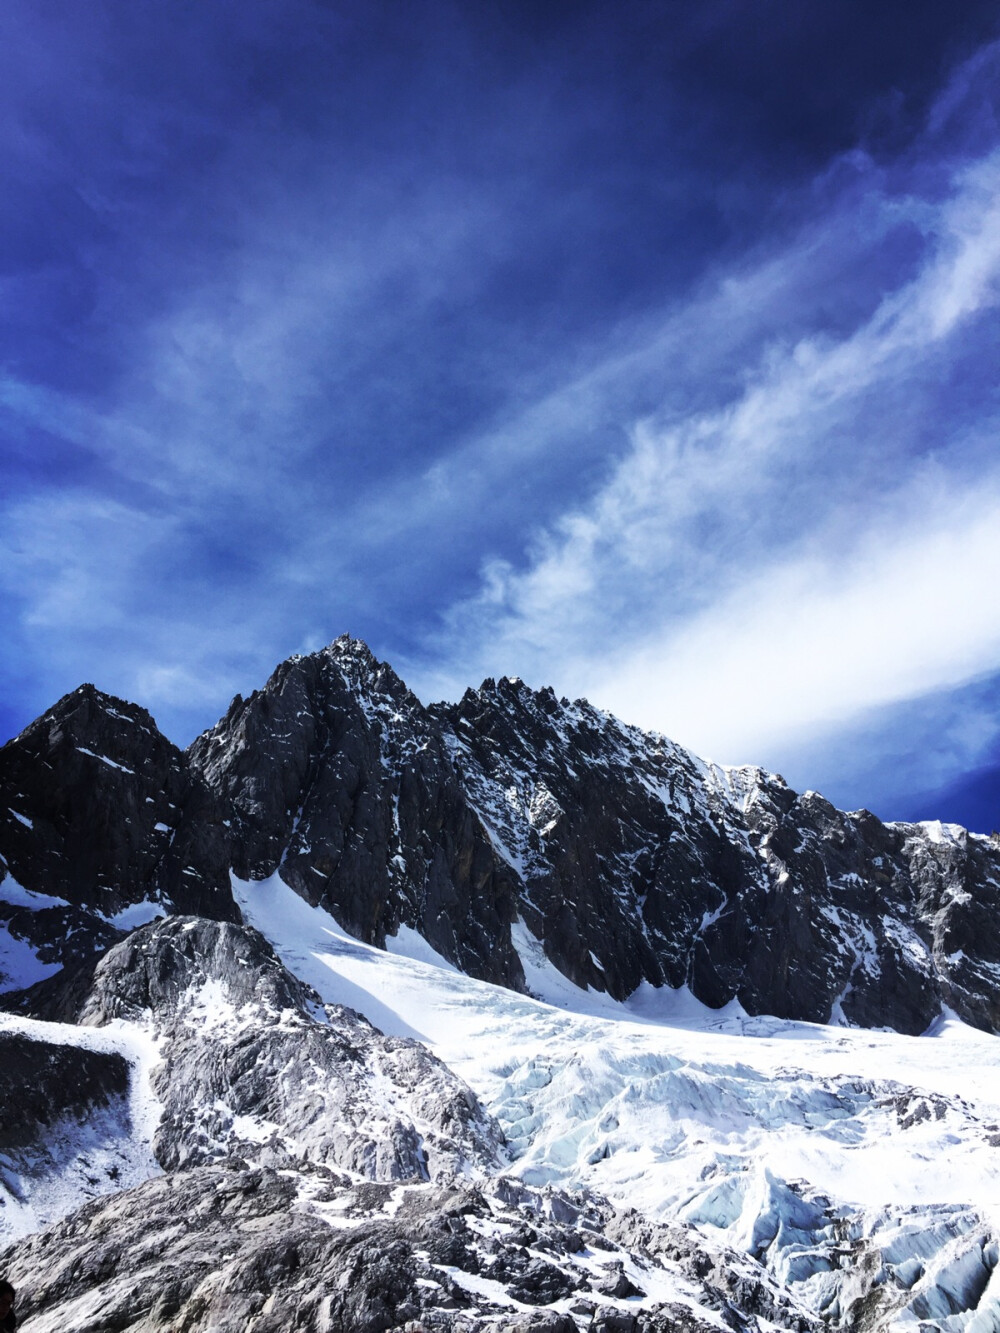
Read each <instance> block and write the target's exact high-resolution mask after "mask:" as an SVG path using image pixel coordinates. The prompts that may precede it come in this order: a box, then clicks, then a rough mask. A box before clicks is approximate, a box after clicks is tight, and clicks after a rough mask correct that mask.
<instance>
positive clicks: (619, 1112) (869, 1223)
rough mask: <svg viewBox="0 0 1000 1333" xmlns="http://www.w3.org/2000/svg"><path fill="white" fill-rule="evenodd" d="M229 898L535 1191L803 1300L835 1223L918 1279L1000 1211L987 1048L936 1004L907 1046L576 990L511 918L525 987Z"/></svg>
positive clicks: (993, 1088) (277, 901) (991, 1055)
mask: <svg viewBox="0 0 1000 1333" xmlns="http://www.w3.org/2000/svg"><path fill="white" fill-rule="evenodd" d="M234 890H235V892H236V894H237V896H238V898H239V901H240V904H241V906H242V908H243V910H244V913H245V915H246V917H247V919H248V920H249V921H250V922H252V924H254V925H256V926H257V927H258V929H260V930H261V931H262V932H263V933H264V934H266V935H267V936H268V938H269V939H270V940H271V941H272V942H273V943H274V945H275V947H276V948H277V950H278V952H279V954H280V956H281V958H282V960H283V961H284V962H285V964H286V966H288V967H289V968H290V969H291V970H292V971H294V972H296V973H297V974H298V975H299V976H300V977H302V978H303V980H305V981H307V982H308V983H309V984H311V985H312V986H314V987H315V988H316V990H318V991H319V993H320V994H321V996H322V997H323V998H324V999H325V1000H326V1001H328V1002H337V1003H342V1004H347V1005H350V1006H352V1007H353V1008H355V1009H358V1010H360V1011H361V1012H363V1013H365V1014H366V1015H367V1016H368V1017H369V1018H370V1019H371V1020H372V1021H373V1022H374V1023H376V1024H377V1025H378V1026H379V1027H381V1028H382V1029H383V1030H385V1031H387V1032H389V1033H393V1034H396V1035H401V1036H411V1037H414V1036H415V1037H418V1038H419V1039H420V1040H421V1041H424V1042H426V1043H427V1044H428V1045H429V1046H430V1047H431V1048H432V1049H433V1050H434V1051H435V1052H436V1054H438V1055H439V1056H440V1057H441V1058H442V1059H443V1060H444V1061H445V1062H446V1063H447V1064H449V1065H450V1066H451V1067H452V1068H453V1069H454V1070H455V1071H456V1072H458V1073H459V1074H461V1075H462V1077H464V1078H465V1079H466V1080H467V1081H468V1082H469V1084H470V1085H471V1086H472V1087H473V1088H474V1089H475V1091H476V1092H477V1093H478V1094H479V1095H480V1097H481V1098H482V1099H483V1101H484V1103H485V1104H486V1106H487V1108H488V1109H489V1110H490V1111H491V1112H492V1113H493V1114H494V1115H495V1116H496V1117H497V1118H498V1120H499V1121H500V1123H501V1125H502V1126H503V1129H504V1131H505V1133H506V1135H507V1137H508V1140H509V1141H510V1143H511V1146H512V1149H513V1152H514V1154H515V1159H516V1160H515V1162H514V1166H513V1171H514V1173H515V1174H518V1175H520V1176H521V1177H522V1178H523V1179H524V1180H525V1181H526V1182H527V1183H529V1184H534V1185H545V1184H559V1185H562V1186H568V1187H579V1186H590V1187H592V1188H594V1189H597V1190H599V1191H601V1192H602V1193H604V1194H606V1195H608V1196H609V1197H610V1198H612V1199H613V1200H617V1201H618V1202H619V1203H620V1204H622V1205H628V1206H632V1207H638V1208H640V1209H642V1210H643V1211H645V1212H647V1213H648V1214H650V1215H651V1216H654V1217H656V1216H660V1217H664V1218H666V1217H673V1216H679V1217H680V1218H682V1219H683V1220H686V1221H688V1222H691V1223H694V1224H696V1225H698V1226H700V1227H702V1228H703V1229H705V1231H706V1233H707V1234H709V1235H712V1236H714V1237H715V1238H716V1239H717V1240H718V1241H720V1242H725V1243H727V1244H731V1245H735V1246H738V1247H740V1248H742V1249H744V1250H746V1251H748V1252H750V1253H753V1254H755V1255H757V1256H758V1257H760V1258H762V1259H763V1260H764V1261H765V1262H767V1264H768V1266H769V1267H771V1268H772V1269H773V1271H774V1272H775V1274H776V1275H777V1276H779V1277H780V1278H781V1279H782V1280H783V1281H786V1282H790V1283H794V1284H795V1285H796V1287H797V1290H798V1294H799V1295H800V1297H802V1298H803V1299H805V1300H806V1301H807V1302H808V1303H810V1304H812V1305H813V1306H815V1307H816V1308H825V1307H827V1306H828V1305H829V1302H830V1301H831V1300H832V1299H833V1294H832V1293H833V1290H834V1287H835V1286H836V1283H837V1282H842V1281H843V1275H842V1274H831V1273H830V1272H829V1271H827V1270H828V1269H829V1268H830V1263H829V1259H828V1257H827V1255H826V1251H827V1249H828V1248H829V1247H830V1246H832V1245H833V1244H834V1235H833V1229H832V1228H831V1224H830V1219H831V1216H833V1215H836V1214H838V1213H839V1215H842V1216H846V1215H847V1213H848V1212H849V1213H850V1215H851V1216H852V1217H853V1218H854V1219H858V1218H860V1219H861V1223H860V1225H861V1227H862V1229H863V1230H864V1231H865V1233H866V1234H868V1235H869V1236H873V1237H874V1238H875V1243H876V1244H878V1245H879V1246H881V1247H882V1248H883V1251H884V1252H885V1253H886V1254H888V1255H890V1256H895V1257H894V1258H892V1259H891V1262H893V1263H898V1264H899V1265H900V1266H901V1270H900V1271H902V1272H904V1273H905V1272H906V1271H907V1270H906V1268H905V1265H906V1264H910V1265H911V1268H912V1281H916V1279H917V1277H918V1276H920V1275H923V1274H925V1273H926V1274H927V1275H928V1277H927V1281H930V1276H931V1275H932V1269H933V1266H934V1263H935V1262H936V1260H935V1259H934V1255H935V1254H936V1252H937V1250H942V1253H943V1250H944V1249H947V1246H948V1244H951V1243H952V1241H953V1240H954V1241H955V1243H956V1244H958V1240H956V1238H961V1237H962V1236H964V1235H965V1234H966V1233H969V1239H970V1242H971V1240H972V1235H971V1232H972V1229H973V1228H974V1227H975V1226H976V1225H977V1224H978V1225H980V1226H981V1225H982V1223H983V1222H985V1223H987V1224H992V1225H993V1226H994V1227H995V1226H996V1225H997V1224H998V1223H1000V1152H998V1150H997V1147H996V1146H995V1145H996V1144H998V1143H1000V1137H998V1132H1000V1039H997V1038H995V1037H991V1036H988V1035H986V1034H984V1033H981V1032H978V1031H976V1030H974V1029H971V1028H969V1027H967V1026H965V1025H964V1024H962V1023H960V1022H958V1021H956V1020H955V1019H953V1018H951V1017H948V1016H945V1017H943V1018H942V1019H941V1020H940V1021H939V1022H938V1023H937V1024H936V1025H935V1027H934V1029H933V1031H932V1032H930V1033H928V1034H927V1035H925V1036H924V1037H905V1036H900V1035H898V1034H896V1033H892V1032H872V1031H868V1030H859V1029H847V1028H842V1027H840V1028H838V1027H823V1026H818V1025H814V1024H807V1023H794V1022H786V1021H781V1020H778V1019H774V1018H768V1017H750V1016H748V1015H747V1014H745V1013H744V1012H743V1011H742V1010H741V1008H740V1007H739V1006H738V1005H737V1004H735V1003H734V1004H731V1005H729V1006H727V1008H725V1009H723V1010H719V1011H715V1010H711V1009H708V1008H706V1007H705V1006H704V1005H702V1004H700V1003H699V1002H698V1001H696V1000H695V999H694V998H693V997H692V996H691V995H690V994H689V993H688V992H687V991H686V990H679V991H670V990H660V991H657V990H655V989H654V988H652V987H650V986H645V987H643V988H642V989H641V990H640V991H639V992H637V993H636V994H635V995H634V996H633V997H632V998H631V999H630V1000H629V1001H628V1002H627V1003H625V1004H618V1003H616V1002H614V1001H612V1000H610V999H609V998H608V997H607V996H606V995H603V994H599V993H596V992H593V991H581V990H580V989H579V988H577V987H576V986H574V985H573V984H572V983H570V982H569V981H568V980H567V979H566V978H564V977H563V976H562V975H561V974H560V973H559V972H558V971H557V970H556V969H555V968H554V967H553V966H552V965H551V964H550V963H549V962H548V961H547V960H546V959H545V957H544V954H543V952H542V950H541V947H540V946H539V945H538V943H537V942H536V941H535V940H534V939H533V938H532V937H531V935H530V934H529V932H528V931H527V929H526V928H525V927H524V926H523V925H518V926H516V927H515V929H514V940H515V945H516V947H517V948H518V951H519V953H520V955H521V958H522V961H523V963H524V967H525V974H526V977H527V980H528V985H529V987H530V988H531V990H532V991H533V992H534V994H535V995H536V996H538V997H539V998H537V999H533V998H530V997H528V996H525V995H518V994H515V993H513V992H511V991H508V990H505V989H503V988H500V987H497V986H492V985H489V984H487V983H484V982H480V981H476V980H474V979H472V978H470V977H467V976H464V975H462V974H460V973H458V972H456V971H455V970H454V969H453V968H452V967H450V966H449V965H448V964H447V963H445V961H444V960H443V959H441V958H440V957H437V958H435V955H434V953H433V951H432V950H431V949H430V947H429V946H428V945H427V944H426V943H425V942H424V941H422V940H420V939H419V937H418V936H415V935H414V933H413V932H406V933H405V934H403V935H401V937H400V938H398V939H396V940H390V941H389V949H388V951H387V952H383V951H381V950H378V949H375V948H372V947H370V946H367V945H364V944H361V943H359V942H358V941H357V940H355V939H352V938H351V937H350V936H348V935H347V934H346V933H345V932H344V931H343V930H342V929H341V927H340V926H338V925H337V923H336V922H335V921H334V919H333V918H332V917H331V916H329V915H328V914H327V913H325V912H324V911H322V910H321V909H315V908H312V907H310V906H308V905H307V904H306V903H305V902H304V901H303V900H302V899H301V898H299V897H298V896H297V895H296V894H295V893H294V892H293V891H292V890H291V889H289V888H288V887H287V886H286V885H285V884H284V883H283V882H282V881H281V880H280V878H279V877H278V876H273V877H272V878H271V879H269V880H267V881H262V882H256V883H245V882H242V881H239V880H235V879H234ZM418 941H419V943H418ZM929 1236H930V1237H931V1239H928V1237H929ZM959 1250H961V1245H960V1244H959ZM961 1252H962V1253H965V1251H961ZM977 1252H978V1251H977ZM942 1262H943V1259H942ZM913 1265H916V1267H913ZM949 1280H950V1279H949ZM908 1285H909V1283H908ZM933 1289H934V1290H937V1288H933ZM942 1299H943V1298H942ZM981 1312H982V1311H981ZM902 1326H903V1325H901V1327H902ZM961 1327H963V1328H964V1327H965V1325H964V1323H963V1324H962V1325H961Z"/></svg>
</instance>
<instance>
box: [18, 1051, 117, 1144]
mask: <svg viewBox="0 0 1000 1333" xmlns="http://www.w3.org/2000/svg"><path fill="white" fill-rule="evenodd" d="M128 1089H129V1070H128V1062H127V1061H126V1060H125V1059H124V1057H123V1056H121V1055H117V1054H113V1053H108V1054H105V1053H103V1052H99V1051H87V1050H82V1049H80V1048H79V1047H77V1046H56V1045H53V1044H52V1043H51V1042H47V1041H36V1040H34V1039H33V1038H31V1037H27V1036H24V1035H23V1034H21V1033H18V1032H0V1106H2V1107H3V1108H4V1114H3V1118H2V1120H0V1155H2V1157H3V1158H5V1159H8V1161H9V1160H10V1159H11V1158H12V1157H14V1156H15V1155H20V1154H23V1153H24V1152H25V1150H26V1149H29V1148H32V1147H37V1145H39V1144H44V1143H45V1140H46V1139H47V1138H48V1136H49V1134H50V1132H51V1130H52V1128H53V1126H55V1125H56V1124H57V1123H58V1122H59V1121H60V1120H64V1119H67V1118H69V1119H73V1120H76V1121H78V1122H81V1123H82V1122H83V1121H84V1120H86V1119H87V1117H88V1116H91V1115H93V1114H94V1112H95V1111H99V1110H106V1109H108V1108H109V1107H111V1106H112V1105H113V1104H114V1103H116V1102H118V1103H120V1102H123V1101H124V1099H125V1098H126V1097H127V1096H128Z"/></svg>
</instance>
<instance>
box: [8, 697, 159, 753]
mask: <svg viewBox="0 0 1000 1333" xmlns="http://www.w3.org/2000/svg"><path fill="white" fill-rule="evenodd" d="M95 714H97V715H98V716H99V717H100V716H103V717H105V718H110V719H113V720H114V721H115V722H127V723H129V724H131V725H133V726H138V727H140V728H141V729H143V730H146V731H149V732H150V733H152V734H154V735H155V734H159V728H158V727H157V725H156V719H155V718H154V717H153V715H152V714H151V713H150V712H148V711H147V709H145V708H143V707H142V705H141V704H135V703H132V702H131V700H129V699H122V698H120V697H119V696H118V695H116V694H108V693H107V692H106V691H105V690H101V689H99V688H98V687H97V686H96V685H94V684H93V683H92V682H91V681H85V682H84V683H83V684H82V685H78V686H77V687H76V689H75V690H70V691H69V693H68V694H64V695H63V696H62V698H61V699H57V700H56V702H55V703H54V704H53V705H52V706H51V708H47V709H46V710H45V712H44V713H42V714H41V715H40V716H39V717H37V718H35V720H34V721H33V722H29V723H28V725H27V726H26V727H25V728H24V729H23V730H22V731H20V732H19V733H18V734H17V735H16V736H14V737H13V738H12V739H11V740H9V741H8V742H7V744H8V745H16V744H17V743H18V742H19V741H23V740H29V739H30V738H31V737H33V736H36V735H37V734H38V733H39V731H42V730H45V729H47V728H50V727H51V726H52V724H53V723H65V722H69V721H70V720H71V719H75V718H79V717H81V715H86V717H87V722H86V725H87V727H88V729H89V728H90V727H93V726H94V725H95V721H96V718H95V716H94V715H95ZM164 739H166V738H164Z"/></svg>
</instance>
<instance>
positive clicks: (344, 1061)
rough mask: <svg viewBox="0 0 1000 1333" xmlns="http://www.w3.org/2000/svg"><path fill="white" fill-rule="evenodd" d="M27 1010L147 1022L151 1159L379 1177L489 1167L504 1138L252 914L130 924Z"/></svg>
mask: <svg viewBox="0 0 1000 1333" xmlns="http://www.w3.org/2000/svg"><path fill="white" fill-rule="evenodd" d="M34 998H35V1006H34V1011H33V1012H34V1013H35V1015H36V1016H38V1017H42V1018H51V1017H53V1016H54V1014H56V1013H57V1014H58V1015H59V1017H60V1018H62V1019H63V1020H64V1021H67V1020H68V1021H71V1022H78V1023H83V1024H96V1025H103V1024H105V1023H108V1022H110V1021H111V1020H113V1019H125V1020H128V1021H131V1022H134V1023H139V1024H142V1025H145V1026H147V1027H149V1028H150V1029H151V1030H152V1031H153V1032H154V1033H155V1035H156V1036H157V1037H158V1039H159V1040H160V1053H161V1056H162V1062H161V1063H160V1064H159V1065H158V1066H157V1067H156V1068H155V1069H154V1071H153V1074H152V1087H153V1091H154V1093H155V1094H156V1096H157V1097H158V1098H159V1100H160V1101H161V1102H162V1105H163V1115H162V1119H161V1121H160V1126H159V1129H158V1130H157V1133H156V1137H155V1140H154V1145H153V1146H154V1150H155V1153H156V1157H157V1160H158V1161H159V1162H160V1163H161V1165H162V1166H164V1167H165V1168H168V1169H173V1168H176V1167H179V1166H191V1165H195V1164H202V1163H206V1162H212V1161H216V1160H219V1159H221V1158H224V1157H228V1156H230V1155H232V1154H237V1155H239V1156H240V1157H241V1158H242V1159H244V1160H248V1161H257V1162H261V1161H265V1162H271V1163H281V1164H288V1163H292V1162H295V1161H298V1160H303V1159H307V1160H309V1161H312V1162H322V1163H326V1164H329V1165H331V1166H337V1167H339V1168H341V1169H345V1170H348V1171H351V1172H356V1173H358V1174H359V1175H362V1176H365V1177H368V1178H370V1179H374V1180H406V1179H411V1178H415V1179H428V1178H430V1177H435V1178H436V1177H441V1176H445V1175H449V1174H454V1173H456V1172H457V1173H461V1172H463V1171H467V1170H474V1169H482V1168H485V1167H495V1166H496V1165H497V1164H498V1162H499V1161H500V1158H501V1154H502V1143H503V1136H502V1134H501V1132H500V1130H499V1128H498V1127H497V1125H496V1123H495V1122H494V1121H493V1120H492V1119H491V1118H490V1117H489V1116H487V1115H486V1113H485V1112H484V1111H483V1109H482V1107H481V1106H480V1105H479V1103H478V1102H477V1100H476V1099H475V1097H474V1096H473V1094H472V1092H471V1091H470V1090H469V1089H468V1087H467V1086H466V1085H465V1084H464V1083H463V1082H462V1081H461V1080H460V1079H458V1078H457V1077H456V1076H455V1075H454V1074H452V1073H451V1071H450V1070H449V1069H448V1068H447V1067H446V1066H445V1065H443V1064H442V1063H441V1062H440V1061H439V1060H437V1059H436V1058H435V1057H434V1056H432V1055H431V1054H430V1053H429V1052H428V1051H427V1050H426V1049H425V1048H424V1047H423V1046H421V1045H420V1044H419V1043H417V1042H413V1041H406V1040H403V1039H400V1038H390V1037H385V1036H383V1035H382V1033H380V1032H378V1031H377V1029H375V1028H373V1027H372V1025H371V1024H370V1023H369V1022H368V1021H367V1019H365V1018H362V1017H361V1016H360V1015H359V1014H356V1013H354V1011H353V1010H350V1009H345V1008H342V1007H339V1006H329V1007H327V1008H326V1009H324V1008H323V1007H322V1006H321V1005H320V1002H319V999H318V997H317V996H316V995H315V994H314V993H313V992H312V991H310V990H309V989H308V987H306V986H304V985H303V984H302V983H301V982H300V981H298V980H296V978H295V977H293V976H292V975H291V974H290V973H289V972H287V971H286V970H285V969H284V968H283V967H282V966H281V964H280V963H279V962H278V960H277V958H276V957H275V954H274V951H273V950H272V948H271V946H270V945H269V944H268V943H267V941H266V940H265V939H264V938H263V936H261V935H259V934H258V933H257V931H255V930H253V929H252V928H250V927H248V926H242V925H239V926H237V925H233V924H231V923H229V922H218V921H207V920H204V919H203V918H197V917H171V918H168V919H166V920H163V921H158V922H156V923H154V924H152V925H150V926H146V927H143V928H141V929H139V930H136V931H134V932H133V934H132V935H130V936H129V937H128V938H127V939H126V940H124V941H123V942H122V943H120V944H118V945H116V946H115V947H114V948H113V949H111V950H110V951H109V952H108V953H107V954H106V955H105V957H104V958H102V959H101V961H100V963H99V964H98V966H97V968H96V969H95V971H94V973H93V976H92V978H91V980H90V982H89V985H87V986H86V987H82V988H81V987H76V988H75V989H74V991H73V994H72V995H71V996H70V997H67V995H66V993H65V988H64V987H63V986H61V985H60V984H59V981H58V979H56V980H54V981H53V982H51V983H48V984H46V985H43V986H40V987H37V988H36V990H35V992H34Z"/></svg>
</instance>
